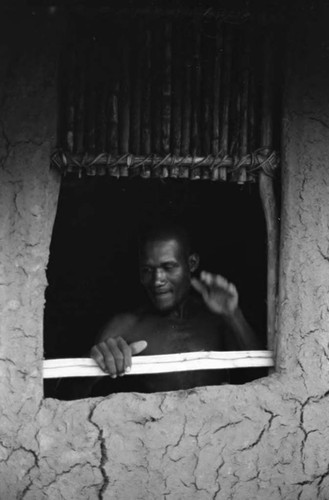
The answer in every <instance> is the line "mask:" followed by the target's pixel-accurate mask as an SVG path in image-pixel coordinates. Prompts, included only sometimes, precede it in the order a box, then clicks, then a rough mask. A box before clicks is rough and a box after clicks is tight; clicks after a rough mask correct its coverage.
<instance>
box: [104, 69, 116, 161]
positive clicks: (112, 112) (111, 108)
mask: <svg viewBox="0 0 329 500" xmlns="http://www.w3.org/2000/svg"><path fill="white" fill-rule="evenodd" d="M113 79H114V81H113V82H112V85H111V90H110V95H109V102H108V118H109V124H108V137H107V151H109V152H110V153H111V154H114V155H117V154H118V151H119V144H118V123H119V115H118V94H119V81H118V79H117V75H114V76H113ZM103 151H104V150H103Z"/></svg>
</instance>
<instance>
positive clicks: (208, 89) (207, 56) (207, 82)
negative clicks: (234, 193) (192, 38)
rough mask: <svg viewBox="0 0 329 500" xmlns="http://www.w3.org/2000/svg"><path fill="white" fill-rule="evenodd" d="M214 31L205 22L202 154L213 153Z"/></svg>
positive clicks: (202, 50) (203, 42) (202, 57)
mask: <svg viewBox="0 0 329 500" xmlns="http://www.w3.org/2000/svg"><path fill="white" fill-rule="evenodd" d="M212 35H213V34H212V32H211V31H210V30H209V26H207V24H205V23H204V31H203V36H202V37H201V42H202V43H201V61H202V67H201V73H202V78H201V82H202V85H201V87H202V89H201V130H200V132H201V139H202V141H201V150H200V152H201V154H202V155H203V156H208V155H210V154H211V148H210V143H211V135H212V134H211V107H212V102H211V101H212V99H211V98H212V96H213V85H214V82H213V79H212V78H211V71H212V68H213V66H212V63H213V61H212V58H211V49H212V48H213V44H212V40H211V36H212Z"/></svg>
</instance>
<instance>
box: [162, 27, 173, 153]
mask: <svg viewBox="0 0 329 500" xmlns="http://www.w3.org/2000/svg"><path fill="white" fill-rule="evenodd" d="M171 32H172V26H171V23H169V22H168V21H167V22H166V23H165V27H164V44H165V46H164V72H163V83H162V151H163V153H164V154H169V152H170V122H171Z"/></svg>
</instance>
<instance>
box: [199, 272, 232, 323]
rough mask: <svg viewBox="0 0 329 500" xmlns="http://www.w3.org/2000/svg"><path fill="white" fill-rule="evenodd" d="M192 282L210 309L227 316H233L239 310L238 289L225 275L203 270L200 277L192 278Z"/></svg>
mask: <svg viewBox="0 0 329 500" xmlns="http://www.w3.org/2000/svg"><path fill="white" fill-rule="evenodd" d="M191 283H192V286H193V287H194V288H195V290H197V291H198V292H199V293H200V294H201V295H202V297H203V300H204V301H205V304H206V305H207V306H208V308H209V309H210V311H212V312H214V313H215V314H223V315H225V316H233V315H234V314H235V312H236V311H237V308H238V302H239V295H238V291H237V289H236V287H235V286H234V285H233V284H232V283H229V282H228V281H227V280H226V279H225V278H223V276H220V275H219V274H217V275H216V274H211V273H207V272H205V271H202V272H201V274H200V279H197V278H192V279H191Z"/></svg>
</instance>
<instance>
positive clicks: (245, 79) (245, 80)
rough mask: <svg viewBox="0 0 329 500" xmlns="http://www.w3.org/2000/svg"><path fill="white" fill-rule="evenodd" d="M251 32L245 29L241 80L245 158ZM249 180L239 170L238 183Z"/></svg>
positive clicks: (241, 152) (243, 152) (242, 150)
mask: <svg viewBox="0 0 329 500" xmlns="http://www.w3.org/2000/svg"><path fill="white" fill-rule="evenodd" d="M250 35H251V33H250V30H249V29H245V31H244V33H243V36H242V43H243V47H241V51H242V53H243V57H242V65H243V67H242V78H241V88H240V93H241V108H240V137H239V155H240V158H241V157H242V158H243V157H245V155H246V154H247V152H248V97H249V66H250ZM246 180H247V174H246V168H245V166H243V167H242V168H240V169H239V172H238V177H237V182H238V184H244V183H245V182H246Z"/></svg>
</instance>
